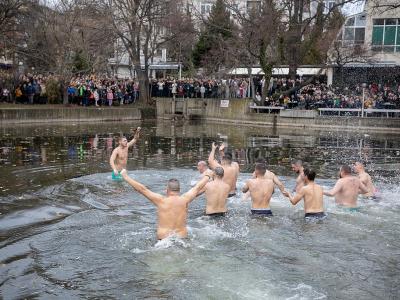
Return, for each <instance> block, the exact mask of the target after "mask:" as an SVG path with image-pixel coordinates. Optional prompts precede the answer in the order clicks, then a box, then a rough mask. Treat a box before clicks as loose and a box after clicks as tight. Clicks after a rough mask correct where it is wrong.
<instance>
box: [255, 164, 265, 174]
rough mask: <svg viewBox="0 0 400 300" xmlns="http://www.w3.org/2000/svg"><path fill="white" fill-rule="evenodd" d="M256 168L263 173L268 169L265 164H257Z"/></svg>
mask: <svg viewBox="0 0 400 300" xmlns="http://www.w3.org/2000/svg"><path fill="white" fill-rule="evenodd" d="M255 169H256V171H257V172H258V173H259V174H261V175H265V172H266V171H267V167H266V166H265V164H256V168H255Z"/></svg>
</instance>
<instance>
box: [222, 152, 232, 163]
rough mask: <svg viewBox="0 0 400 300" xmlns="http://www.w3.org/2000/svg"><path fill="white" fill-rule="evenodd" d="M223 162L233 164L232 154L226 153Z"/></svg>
mask: <svg viewBox="0 0 400 300" xmlns="http://www.w3.org/2000/svg"><path fill="white" fill-rule="evenodd" d="M222 160H226V161H228V162H232V154H230V153H225V155H224V158H223V159H222Z"/></svg>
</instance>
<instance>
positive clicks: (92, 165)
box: [0, 122, 400, 299]
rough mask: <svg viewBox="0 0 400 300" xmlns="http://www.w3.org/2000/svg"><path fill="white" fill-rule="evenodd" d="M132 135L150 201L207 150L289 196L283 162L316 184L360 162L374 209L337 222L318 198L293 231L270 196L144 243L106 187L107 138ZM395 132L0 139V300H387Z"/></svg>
mask: <svg viewBox="0 0 400 300" xmlns="http://www.w3.org/2000/svg"><path fill="white" fill-rule="evenodd" d="M138 125H141V126H142V127H143V135H142V137H141V139H140V142H139V143H138V145H136V146H134V148H133V149H132V150H131V151H130V152H129V162H128V169H129V173H130V174H131V176H133V177H134V178H136V179H137V180H138V181H140V182H142V183H144V184H145V185H147V186H149V187H150V188H151V189H152V190H154V191H156V192H159V193H163V191H164V190H165V184H166V181H167V179H169V178H171V177H176V178H178V179H179V180H180V181H181V186H182V189H183V191H185V190H187V189H189V188H190V182H191V181H192V180H193V179H196V178H197V176H198V174H197V173H196V171H195V168H194V166H195V165H196V163H197V161H198V160H200V159H206V158H207V156H208V152H209V150H210V145H211V143H212V142H213V141H217V142H220V141H225V142H227V143H228V145H229V151H231V152H232V153H233V154H234V157H235V159H236V160H237V161H238V162H239V164H240V166H241V175H240V177H239V182H238V187H241V186H242V185H243V184H244V182H245V181H246V180H247V179H248V178H250V172H251V171H252V166H253V165H254V161H255V159H256V158H258V157H265V158H267V160H268V163H269V168H270V169H271V170H272V171H274V172H276V173H277V174H278V175H279V177H280V178H281V179H282V181H283V183H284V184H285V185H286V186H287V187H288V188H289V189H292V188H293V186H294V174H293V173H292V171H291V169H290V161H291V160H292V159H302V160H304V161H305V162H307V163H308V164H310V165H311V166H312V167H313V168H315V169H316V170H317V172H318V175H317V177H318V180H317V182H318V183H320V184H322V185H323V186H324V187H326V188H329V187H332V186H333V185H334V183H335V180H336V176H337V171H338V166H339V165H340V164H342V163H352V162H354V161H356V160H363V161H366V162H367V169H368V170H371V175H372V176H373V179H374V181H375V182H376V185H377V186H378V188H379V190H380V192H381V194H382V200H381V201H380V202H374V201H372V200H360V201H359V203H360V206H361V210H360V212H355V213H354V212H353V213H351V212H347V211H343V210H341V209H340V208H338V207H336V205H335V204H334V201H333V199H332V198H325V199H324V201H325V208H326V211H327V213H328V218H327V219H326V220H324V221H323V222H320V223H305V221H304V220H303V214H304V212H303V208H302V205H301V204H299V205H298V206H296V207H293V206H291V205H290V203H289V201H288V200H287V199H286V198H284V197H283V196H282V195H281V194H280V192H279V191H278V190H277V191H276V192H275V194H274V196H273V199H272V201H271V208H272V210H273V211H274V214H275V216H274V217H273V218H270V219H265V220H264V219H252V218H251V217H250V216H249V207H250V203H249V202H246V201H243V200H241V199H240V197H237V198H233V199H231V200H230V201H229V204H228V207H229V213H228V216H227V217H226V218H225V219H224V220H222V221H215V220H210V219H208V218H207V217H204V216H203V212H204V208H205V200H204V197H200V198H198V199H196V200H195V201H194V202H192V203H191V204H190V206H189V217H188V227H189V238H188V239H185V240H179V239H167V240H164V241H161V242H157V241H156V235H155V228H156V210H155V208H154V206H153V205H152V204H151V203H150V202H148V201H147V200H146V199H145V198H144V197H142V196H140V195H138V194H137V193H136V192H134V191H133V189H132V188H131V187H129V186H128V185H127V184H125V183H118V182H112V181H111V173H110V168H109V166H108V160H109V157H110V154H111V151H112V149H113V147H115V145H116V144H115V138H116V137H117V136H118V135H120V134H126V135H128V136H129V137H130V131H131V129H132V128H134V127H136V126H138ZM399 166H400V139H399V135H385V134H382V133H379V134H377V133H372V132H343V131H335V132H329V131H312V132H307V131H304V130H302V129H299V130H296V129H291V130H277V129H273V128H271V129H268V128H267V129H266V128H254V127H239V126H228V125H218V124H210V123H208V124H204V123H196V124H194V123H193V124H192V123H169V122H158V123H144V124H139V123H106V124H79V125H78V124H74V125H68V126H67V125H65V126H53V125H36V126H20V127H9V128H1V129H0V172H1V173H0V174H1V175H0V204H1V209H0V213H1V214H0V297H1V298H3V299H22V298H28V299H144V298H145V299H172V298H173V299H399V297H400V294H399V288H398V284H399V278H400V240H399V230H400V217H399V216H400V205H399V196H398V195H399V193H400V187H399V178H400V176H399V175H400V174H399Z"/></svg>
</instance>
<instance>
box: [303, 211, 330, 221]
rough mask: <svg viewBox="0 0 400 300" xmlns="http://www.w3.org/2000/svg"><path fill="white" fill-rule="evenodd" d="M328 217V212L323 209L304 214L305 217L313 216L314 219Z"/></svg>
mask: <svg viewBox="0 0 400 300" xmlns="http://www.w3.org/2000/svg"><path fill="white" fill-rule="evenodd" d="M325 217H326V214H325V213H324V212H323V211H321V212H316V213H306V214H305V215H304V218H307V219H308V218H310V219H311V218H312V219H323V218H325Z"/></svg>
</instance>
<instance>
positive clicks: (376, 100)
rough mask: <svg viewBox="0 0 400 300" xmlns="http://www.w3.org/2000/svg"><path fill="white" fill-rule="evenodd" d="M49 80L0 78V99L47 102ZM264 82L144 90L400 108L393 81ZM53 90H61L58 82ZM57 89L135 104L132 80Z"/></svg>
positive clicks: (162, 83)
mask: <svg viewBox="0 0 400 300" xmlns="http://www.w3.org/2000/svg"><path fill="white" fill-rule="evenodd" d="M52 80H53V81H52ZM51 82H54V78H53V77H51V76H41V75H29V74H28V75H23V76H21V77H20V78H19V79H18V82H17V84H16V88H15V90H14V91H11V90H10V89H9V88H7V87H6V86H5V85H4V84H3V81H1V80H0V90H1V102H14V103H27V104H46V103H52V102H51V101H49V99H50V95H51V92H50V89H51V90H54V85H51ZM265 84H266V83H265V82H264V81H263V79H261V78H258V77H256V78H254V80H253V82H252V83H250V80H249V79H248V78H230V79H182V80H177V79H175V78H172V77H171V78H165V79H152V80H150V83H149V93H150V95H151V97H153V98H159V97H163V98H176V99H182V100H184V99H188V98H200V99H201V98H215V99H234V98H235V99H240V98H250V97H251V98H253V99H254V104H255V105H258V106H282V107H284V108H289V109H317V108H361V107H362V100H363V99H365V102H364V107H365V108H376V109H382V108H385V109H394V108H397V109H398V108H400V84H399V83H398V82H394V83H393V82H392V83H390V84H389V83H388V84H377V83H369V84H367V85H366V86H365V87H364V88H363V86H362V85H361V84H358V85H352V86H345V87H340V88H339V87H333V86H327V85H326V84H324V83H320V82H318V81H314V82H313V83H311V84H307V85H305V86H303V84H304V83H303V81H302V80H300V79H296V80H291V79H286V78H273V79H271V80H270V82H269V83H268V87H267V88H266V90H267V91H268V92H267V95H266V96H265V97H262V96H261V95H262V92H263V90H264V88H265ZM56 88H59V89H62V88H61V87H58V86H57V87H56ZM65 89H66V90H65ZM58 92H59V94H57V93H56V97H58V98H60V97H62V96H61V95H63V93H67V95H68V103H69V104H71V105H82V106H89V105H94V106H99V105H102V106H111V105H124V104H132V103H135V102H136V101H137V100H138V98H139V94H140V89H139V83H138V81H137V80H132V79H116V78H102V77H97V76H94V75H91V76H78V77H74V78H72V79H71V80H70V81H69V83H68V84H67V86H66V87H64V90H59V91H58ZM53 94H54V93H53ZM57 95H58V96H57ZM253 95H254V97H253ZM60 100H61V99H58V103H62V101H60ZM55 103H57V102H55Z"/></svg>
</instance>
